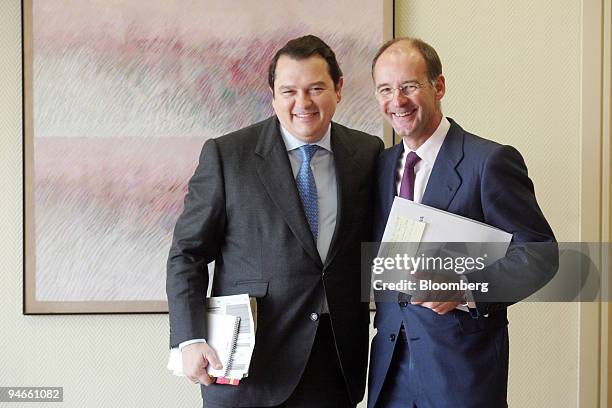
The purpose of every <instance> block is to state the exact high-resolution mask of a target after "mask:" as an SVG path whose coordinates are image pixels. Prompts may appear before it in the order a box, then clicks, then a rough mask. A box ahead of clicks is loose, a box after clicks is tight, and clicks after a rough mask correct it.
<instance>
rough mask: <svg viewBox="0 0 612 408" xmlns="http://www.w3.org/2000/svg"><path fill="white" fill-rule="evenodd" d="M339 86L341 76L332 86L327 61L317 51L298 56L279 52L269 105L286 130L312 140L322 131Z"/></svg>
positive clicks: (337, 97)
mask: <svg viewBox="0 0 612 408" xmlns="http://www.w3.org/2000/svg"><path fill="white" fill-rule="evenodd" d="M341 90H342V78H340V80H339V82H338V85H337V86H336V87H334V82H333V80H332V78H331V76H330V75H329V70H328V67H327V62H326V61H325V60H324V59H323V58H322V57H320V56H319V55H313V56H311V57H308V58H305V59H300V60H295V59H293V58H291V57H288V56H286V55H282V56H281V57H280V58H279V59H278V62H277V64H276V72H275V76H274V91H273V94H272V107H273V108H274V112H275V113H276V116H277V117H278V120H279V121H280V123H281V124H282V125H283V127H284V128H285V129H287V130H288V131H289V133H291V134H292V135H293V136H295V137H297V138H298V139H300V140H302V141H304V142H307V143H314V142H318V141H319V140H321V139H322V138H323V136H324V135H325V132H326V131H327V128H328V127H329V123H330V122H331V120H332V117H333V116H334V112H336V105H337V103H338V102H340V99H341Z"/></svg>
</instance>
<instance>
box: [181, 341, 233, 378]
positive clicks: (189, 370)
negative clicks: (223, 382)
mask: <svg viewBox="0 0 612 408" xmlns="http://www.w3.org/2000/svg"><path fill="white" fill-rule="evenodd" d="M182 355H183V373H184V374H185V376H186V377H187V378H189V379H190V380H191V381H193V382H194V383H196V384H198V383H200V384H203V385H210V384H212V383H213V382H214V377H210V376H209V375H208V373H207V372H206V367H207V366H208V365H209V364H212V366H213V367H214V368H215V369H217V370H219V369H221V368H223V365H222V364H221V361H219V357H218V356H217V352H216V351H215V350H214V349H213V348H212V347H210V346H209V345H208V344H206V343H193V344H190V345H188V346H185V347H183V350H182Z"/></svg>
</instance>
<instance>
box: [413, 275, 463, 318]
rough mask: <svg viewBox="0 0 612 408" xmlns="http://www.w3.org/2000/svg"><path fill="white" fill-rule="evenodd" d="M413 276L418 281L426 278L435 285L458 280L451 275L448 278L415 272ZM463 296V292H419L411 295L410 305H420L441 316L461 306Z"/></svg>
mask: <svg viewBox="0 0 612 408" xmlns="http://www.w3.org/2000/svg"><path fill="white" fill-rule="evenodd" d="M415 276H416V277H418V278H420V279H424V278H427V279H428V280H430V281H432V282H436V283H444V282H457V281H458V279H456V277H455V276H452V275H451V276H449V275H441V274H432V273H421V272H417V273H416V274H415ZM464 296H465V293H464V292H463V291H442V290H440V291H419V292H417V293H415V294H413V296H412V299H411V301H410V303H411V304H413V305H421V306H423V307H426V308H428V309H431V310H433V311H434V312H436V313H437V314H439V315H443V314H446V313H448V312H450V311H452V310H454V309H455V308H456V307H457V306H459V305H461V304H463V303H464V300H463V299H464Z"/></svg>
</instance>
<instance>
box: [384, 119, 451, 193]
mask: <svg viewBox="0 0 612 408" xmlns="http://www.w3.org/2000/svg"><path fill="white" fill-rule="evenodd" d="M449 129H450V122H449V121H448V119H446V118H445V117H442V120H441V121H440V124H439V125H438V128H437V129H436V130H435V131H434V132H433V134H432V135H431V136H430V137H429V139H427V140H426V141H425V143H423V144H422V145H421V146H419V148H418V149H416V150H414V152H415V153H416V154H417V155H418V156H419V157H420V158H421V160H419V161H418V162H417V164H416V165H415V166H414V176H415V178H414V202H415V203H420V202H421V200H422V199H423V194H424V193H425V189H426V188H427V183H428V182H429V176H431V170H432V169H433V166H434V163H435V162H436V158H437V157H438V152H440V148H441V147H442V143H444V139H445V138H446V134H447V133H448V130H449ZM402 143H404V152H403V153H402V156H401V157H400V159H399V161H398V163H397V169H396V177H395V186H396V188H397V195H399V191H400V185H401V184H402V176H403V175H404V165H405V164H406V156H408V153H410V152H411V151H412V150H410V148H409V147H408V145H407V144H406V142H405V141H404V140H402Z"/></svg>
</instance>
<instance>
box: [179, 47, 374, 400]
mask: <svg viewBox="0 0 612 408" xmlns="http://www.w3.org/2000/svg"><path fill="white" fill-rule="evenodd" d="M268 81H269V85H270V90H271V94H272V106H273V108H274V111H275V113H276V115H275V116H274V117H271V118H269V119H266V120H264V121H263V122H260V123H256V124H254V125H252V126H249V127H247V128H244V129H241V130H238V131H237V132H234V133H231V134H229V135H226V136H223V137H219V138H217V139H211V140H208V141H207V142H206V143H205V144H204V147H203V149H202V153H201V156H200V162H199V165H198V167H197V169H196V171H195V174H194V175H193V177H192V178H191V180H190V181H189V191H188V194H187V196H186V198H185V209H184V212H183V213H182V215H181V216H180V217H179V219H178V221H177V224H176V227H175V231H174V239H173V243H172V248H171V250H170V256H169V259H168V273H167V294H168V305H169V312H170V328H171V338H170V343H171V346H172V347H176V346H179V345H180V347H181V350H182V356H183V369H184V372H185V374H186V376H187V377H188V378H190V379H191V380H192V381H193V382H196V383H197V382H199V383H200V384H203V385H207V387H204V386H203V387H201V390H202V396H203V399H204V406H205V407H264V406H265V407H269V406H282V407H353V406H355V405H356V403H357V402H359V401H360V400H361V399H362V398H363V393H364V389H365V373H366V366H367V343H368V321H369V316H368V305H367V304H366V303H363V302H361V301H360V279H359V273H360V265H359V263H360V256H359V253H360V243H361V242H362V241H367V240H369V238H370V234H371V228H372V222H371V219H372V212H373V206H372V197H373V188H374V187H373V185H374V182H373V175H374V167H375V161H376V157H377V156H378V155H379V153H380V152H381V151H382V148H383V145H382V142H381V140H380V139H378V138H376V137H373V136H370V135H367V134H365V133H362V132H359V131H356V130H351V129H348V128H346V127H344V126H341V125H339V124H336V123H332V122H331V119H332V116H333V114H334V112H335V109H336V104H337V103H338V102H339V101H340V98H341V90H342V72H341V70H340V67H339V66H338V63H337V61H336V58H335V55H334V53H333V51H332V50H331V49H330V48H329V47H328V46H327V45H326V44H325V43H324V42H323V41H322V40H320V39H319V38H317V37H314V36H305V37H301V38H298V39H294V40H292V41H289V42H288V43H287V44H286V45H285V46H284V47H283V48H282V49H280V50H279V51H278V52H277V54H276V55H275V57H274V59H273V60H272V62H271V64H270V68H269V78H268ZM213 260H214V261H215V276H214V282H213V286H212V295H213V296H223V295H233V294H239V293H248V294H249V295H250V296H254V297H256V298H257V333H256V344H255V350H254V352H253V357H252V360H251V365H250V371H249V376H248V378H245V379H243V380H241V381H240V384H239V385H238V386H231V385H219V384H215V383H213V384H211V379H210V378H209V377H208V376H207V375H206V370H205V368H206V366H207V365H208V364H214V365H218V364H219V360H218V358H217V357H216V355H215V352H214V350H213V349H212V348H211V347H210V346H209V345H207V344H206V343H205V342H204V340H205V339H206V337H207V328H206V327H205V325H204V321H205V313H206V312H205V296H206V288H207V286H208V274H207V270H206V264H207V263H209V262H211V261H213Z"/></svg>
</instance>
